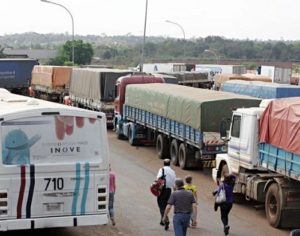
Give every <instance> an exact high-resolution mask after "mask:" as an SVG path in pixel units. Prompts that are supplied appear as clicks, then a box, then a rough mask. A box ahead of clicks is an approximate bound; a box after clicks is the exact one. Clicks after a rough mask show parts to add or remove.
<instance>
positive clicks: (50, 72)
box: [29, 65, 72, 103]
mask: <svg viewBox="0 0 300 236" xmlns="http://www.w3.org/2000/svg"><path fill="white" fill-rule="evenodd" d="M71 75H72V67H67V66H39V65H36V66H34V67H33V70H32V79H31V86H30V92H29V94H30V95H31V96H34V97H36V98H40V99H44V100H48V101H53V102H59V103H63V98H64V96H66V95H68V92H69V83H70V78H71Z"/></svg>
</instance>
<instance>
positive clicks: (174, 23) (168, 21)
mask: <svg viewBox="0 0 300 236" xmlns="http://www.w3.org/2000/svg"><path fill="white" fill-rule="evenodd" d="M166 22H167V23H170V24H173V25H177V26H178V27H179V28H180V29H181V31H182V34H183V58H184V59H185V32H184V29H183V27H182V26H181V25H180V24H178V23H176V22H173V21H170V20H166Z"/></svg>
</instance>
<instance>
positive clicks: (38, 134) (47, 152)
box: [1, 115, 103, 165]
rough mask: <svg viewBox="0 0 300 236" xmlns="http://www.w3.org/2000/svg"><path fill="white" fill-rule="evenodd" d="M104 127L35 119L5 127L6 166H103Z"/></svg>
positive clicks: (64, 119) (56, 118)
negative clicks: (102, 135)
mask: <svg viewBox="0 0 300 236" xmlns="http://www.w3.org/2000/svg"><path fill="white" fill-rule="evenodd" d="M100 128H101V127H100V123H99V121H98V120H96V119H89V118H84V117H74V116H58V115H57V116H35V117H30V118H21V119H15V120H10V121H4V122H2V125H1V138H2V150H1V151H2V163H3V164H4V165H29V164H49V163H55V164H60V163H61V164H63V163H64V164H69V163H75V162H87V161H88V162H98V163H99V162H102V159H101V156H103V155H101V154H102V153H101V149H100V147H101V138H102V137H101V135H100V134H101V132H100Z"/></svg>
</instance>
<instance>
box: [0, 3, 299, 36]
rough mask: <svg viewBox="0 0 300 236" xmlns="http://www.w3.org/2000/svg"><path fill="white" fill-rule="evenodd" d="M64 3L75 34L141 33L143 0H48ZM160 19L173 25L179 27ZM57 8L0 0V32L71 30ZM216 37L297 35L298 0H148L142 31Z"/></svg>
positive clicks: (60, 8) (154, 33)
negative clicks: (145, 24) (145, 22)
mask: <svg viewBox="0 0 300 236" xmlns="http://www.w3.org/2000/svg"><path fill="white" fill-rule="evenodd" d="M54 1H55V2H56V3H60V4H62V5H64V6H65V7H67V8H68V9H69V11H70V12H71V14H72V16H73V19H74V31H75V35H102V34H105V35H110V36H111V35H126V34H132V35H138V36H142V35H143V33H144V20H145V8H146V7H145V6H146V0H54ZM166 20H169V21H172V22H175V23H177V24H179V25H180V26H181V27H182V29H183V31H184V32H183V31H182V30H181V28H180V27H179V26H178V25H176V24H172V23H167V22H166ZM71 22H72V21H71V17H70V15H69V14H68V12H67V11H66V10H65V9H63V8H62V7H59V6H56V5H53V4H49V3H45V2H41V1H40V0H1V14H0V35H5V34H14V33H24V32H36V33H40V34H45V33H68V34H72V23H71ZM184 33H185V38H186V39H190V38H198V37H202V38H204V37H207V36H212V35H213V36H221V37H225V38H228V39H251V40H300V1H298V0H226V1H225V0H206V1H204V0H185V1H183V0H148V14H147V26H146V36H163V37H173V38H183V37H184Z"/></svg>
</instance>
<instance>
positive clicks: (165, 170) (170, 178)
mask: <svg viewBox="0 0 300 236" xmlns="http://www.w3.org/2000/svg"><path fill="white" fill-rule="evenodd" d="M170 164H171V160H170V159H164V166H163V167H162V168H160V169H159V170H158V173H157V179H159V178H162V177H163V178H165V186H164V188H163V189H162V190H161V193H160V195H159V196H158V197H157V204H158V207H159V211H160V215H161V220H160V225H162V226H164V227H165V230H168V229H169V224H170V222H169V219H168V218H166V220H165V221H162V218H163V216H164V212H165V209H166V206H167V204H168V200H169V198H170V196H171V192H172V189H174V188H175V180H176V174H175V171H174V170H173V169H171V167H170Z"/></svg>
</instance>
